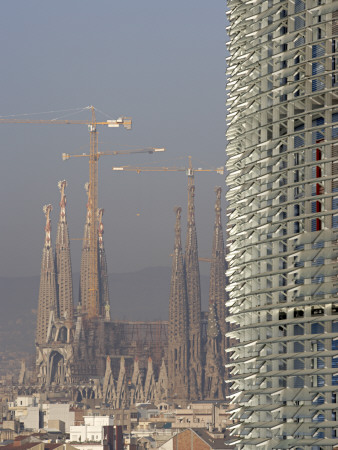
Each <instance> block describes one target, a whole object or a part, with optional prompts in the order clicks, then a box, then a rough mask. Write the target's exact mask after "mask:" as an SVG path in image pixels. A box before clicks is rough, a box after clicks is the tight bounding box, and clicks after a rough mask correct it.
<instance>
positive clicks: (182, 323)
mask: <svg viewBox="0 0 338 450" xmlns="http://www.w3.org/2000/svg"><path fill="white" fill-rule="evenodd" d="M181 211H182V209H181V208H176V209H175V212H176V226H175V247H174V254H173V260H172V273H171V285H170V299H169V332H168V334H169V342H168V346H169V349H168V372H169V383H170V395H171V397H172V398H176V399H180V400H185V399H187V398H188V323H187V322H188V311H187V291H186V279H185V270H184V264H183V255H182V244H181Z"/></svg>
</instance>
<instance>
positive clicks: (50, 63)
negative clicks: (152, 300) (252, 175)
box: [0, 0, 227, 277]
mask: <svg viewBox="0 0 338 450" xmlns="http://www.w3.org/2000/svg"><path fill="white" fill-rule="evenodd" d="M226 25H227V24H226V17H225V3H224V2H223V1H221V0H213V1H210V2H206V1H203V0H194V1H192V0H186V1H183V2H182V1H178V0H171V1H170V2H167V1H164V0H124V1H114V0H98V1H95V2H94V1H88V0H58V1H57V2H51V1H46V0H30V1H29V2H27V1H26V0H14V1H7V2H4V3H3V4H2V5H1V15H0V39H1V42H2V45H1V49H0V55H1V61H2V67H1V75H0V77H1V78H0V79H1V91H0V116H1V117H7V116H12V117H18V118H19V117H20V118H21V117H24V118H32V119H36V118H44V119H53V118H63V117H65V118H69V119H71V118H73V119H89V118H90V113H89V111H83V112H81V113H79V114H73V110H75V109H81V108H84V107H86V106H88V105H94V106H95V107H96V108H97V119H104V120H105V119H106V118H107V117H110V118H117V117H119V116H121V115H124V116H128V117H132V120H133V128H132V130H131V131H127V130H125V129H114V128H113V129H104V127H100V128H99V129H98V131H99V150H101V151H109V150H110V151H112V150H117V151H118V150H128V149H133V148H143V147H149V146H154V147H156V146H157V147H165V148H166V152H165V153H162V154H157V155H156V154H155V155H149V154H141V155H127V156H121V155H120V156H105V157H102V158H101V159H100V162H99V206H100V207H102V208H104V210H105V213H104V227H105V234H104V242H105V248H106V253H107V260H108V271H109V272H110V273H114V272H115V273H124V272H131V271H137V270H141V269H143V268H147V267H155V266H170V265H171V258H170V253H171V252H172V249H173V245H174V227H175V214H174V207H175V206H181V207H182V210H183V211H182V234H183V236H182V237H183V244H184V242H185V221H186V210H187V177H186V175H185V174H184V173H181V172H171V173H165V172H158V173H156V172H155V173H141V174H137V173H134V172H131V173H126V172H125V173H114V172H113V171H112V166H122V165H133V166H149V165H154V166H175V167H185V166H187V165H188V155H191V156H192V163H193V167H195V168H196V167H202V168H206V169H208V168H216V167H219V166H222V165H224V163H225V150H224V149H225V74H224V73H225V58H226V50H225V40H226V33H225V27H226ZM50 111H53V112H50ZM100 111H102V112H104V114H101V112H100ZM43 112H49V113H48V114H42V113H43ZM19 114H26V115H25V116H19ZM0 136H1V155H2V162H1V165H0V186H1V190H0V208H1V214H0V221H1V234H0V254H1V258H0V276H3V277H14V276H33V275H38V274H39V273H40V264H41V251H42V247H43V241H44V224H45V218H44V214H43V211H42V207H43V205H45V204H47V203H51V204H52V205H53V207H54V210H53V213H52V237H53V242H54V243H55V232H56V225H57V220H58V215H59V201H60V200H59V191H58V187H57V183H58V181H59V180H63V179H66V180H67V182H68V187H67V190H66V194H67V219H68V224H69V229H70V237H71V239H72V241H71V250H72V264H73V271H74V272H79V270H80V254H81V241H80V240H79V238H81V237H82V235H83V225H84V219H85V213H86V209H85V205H86V193H85V190H84V184H85V183H86V182H87V181H88V172H89V169H88V160H87V159H86V158H73V159H70V160H68V161H62V158H61V154H62V153H63V152H65V153H70V154H78V153H83V152H86V153H87V152H88V148H89V133H88V131H87V127H86V126H85V125H32V124H30V125H17V124H0ZM224 178H225V177H224V176H222V175H218V174H216V173H215V172H210V173H208V172H206V173H196V175H195V181H196V227H197V233H198V245H199V255H200V257H204V258H209V257H210V255H211V248H212V233H213V223H214V202H215V193H214V187H215V186H222V187H224V186H225V182H224ZM224 220H225V210H224V201H223V222H224ZM208 271H209V267H208V263H206V262H201V272H202V273H205V274H207V273H208Z"/></svg>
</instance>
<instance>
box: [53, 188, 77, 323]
mask: <svg viewBox="0 0 338 450" xmlns="http://www.w3.org/2000/svg"><path fill="white" fill-rule="evenodd" d="M58 187H59V190H60V193H61V200H60V217H59V222H58V228H57V233H56V243H55V264H56V274H57V284H58V304H59V315H60V318H68V319H72V317H73V278H72V263H71V257H70V246H69V233H68V224H67V219H66V202H67V200H66V195H65V189H66V187H67V182H66V180H63V181H59V183H58Z"/></svg>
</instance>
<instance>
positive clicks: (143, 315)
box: [0, 267, 209, 352]
mask: <svg viewBox="0 0 338 450" xmlns="http://www.w3.org/2000/svg"><path fill="white" fill-rule="evenodd" d="M170 276H171V268H170V267H150V268H147V269H143V270H139V271H137V272H130V273H122V274H116V273H115V274H110V275H109V292H110V304H111V317H112V319H122V320H166V319H167V317H168V305H169V293H170ZM201 284H202V299H203V300H202V309H203V310H207V304H208V289H209V287H208V285H209V280H208V277H207V276H205V275H202V276H201ZM78 287H79V275H78V274H75V275H74V299H75V303H77V298H78ZM38 296H39V277H38V276H36V277H16V278H4V277H0V311H1V312H0V349H1V351H11V352H18V351H24V352H33V351H34V337H35V326H36V313H37V306H38Z"/></svg>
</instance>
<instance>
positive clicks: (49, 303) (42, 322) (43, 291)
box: [36, 205, 58, 344]
mask: <svg viewBox="0 0 338 450" xmlns="http://www.w3.org/2000/svg"><path fill="white" fill-rule="evenodd" d="M51 211H52V205H46V206H44V207H43V212H44V213H45V216H46V226H45V244H44V247H43V250H42V260H41V275H40V290H39V303H38V319H37V327H36V342H37V343H38V344H43V343H45V342H46V337H47V330H48V323H49V316H50V313H51V312H52V311H53V312H54V314H55V315H58V311H57V296H56V277H55V265H54V257H53V249H52V243H51V235H50V234H51V220H50V213H51Z"/></svg>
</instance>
